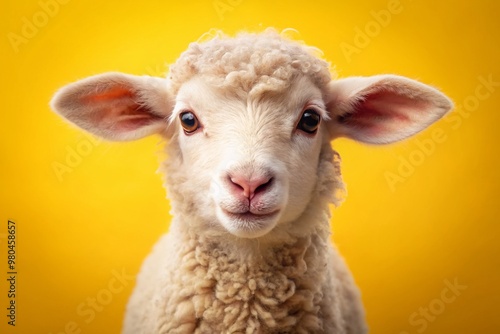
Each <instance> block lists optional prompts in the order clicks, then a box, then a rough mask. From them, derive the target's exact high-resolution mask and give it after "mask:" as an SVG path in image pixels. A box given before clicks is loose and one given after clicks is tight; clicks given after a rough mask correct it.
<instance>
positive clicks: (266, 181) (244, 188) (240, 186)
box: [229, 175, 273, 200]
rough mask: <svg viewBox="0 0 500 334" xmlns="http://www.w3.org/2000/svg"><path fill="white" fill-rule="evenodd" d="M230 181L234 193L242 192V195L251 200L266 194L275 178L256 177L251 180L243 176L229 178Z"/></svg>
mask: <svg viewBox="0 0 500 334" xmlns="http://www.w3.org/2000/svg"><path fill="white" fill-rule="evenodd" d="M229 180H230V181H231V183H232V185H233V190H234V191H236V192H240V194H243V196H245V197H246V198H248V199H249V200H251V199H252V198H254V197H255V195H257V194H258V193H262V192H265V191H266V189H267V188H269V186H270V185H271V183H272V180H273V178H272V177H270V176H254V177H251V178H250V179H249V178H246V177H244V176H242V175H233V176H230V177H229Z"/></svg>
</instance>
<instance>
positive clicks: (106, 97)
mask: <svg viewBox="0 0 500 334" xmlns="http://www.w3.org/2000/svg"><path fill="white" fill-rule="evenodd" d="M133 96H134V94H133V93H132V92H131V91H130V89H127V88H125V87H119V86H118V87H112V88H111V89H109V90H107V91H105V92H102V93H100V94H91V95H87V96H84V100H85V102H94V103H95V102H105V101H110V100H114V99H117V98H124V97H128V98H132V97H133Z"/></svg>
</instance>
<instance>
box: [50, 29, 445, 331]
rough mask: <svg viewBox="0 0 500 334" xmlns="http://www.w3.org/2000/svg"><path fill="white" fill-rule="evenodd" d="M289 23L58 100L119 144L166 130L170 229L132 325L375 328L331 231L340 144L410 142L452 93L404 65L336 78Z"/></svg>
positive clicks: (146, 277)
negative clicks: (287, 31)
mask: <svg viewBox="0 0 500 334" xmlns="http://www.w3.org/2000/svg"><path fill="white" fill-rule="evenodd" d="M317 53H318V52H317V50H316V49H314V48H311V47H308V46H306V45H305V44H303V43H301V42H297V41H293V40H290V39H288V38H286V37H283V36H282V35H281V34H279V33H277V32H276V31H264V32H261V33H241V34H239V35H238V36H236V37H227V36H225V35H222V34H219V36H217V37H215V38H213V39H211V40H209V41H206V42H201V43H192V44H191V45H190V46H189V48H188V49H187V51H185V52H184V53H183V54H182V55H181V56H180V58H179V59H178V60H177V62H176V63H175V64H173V65H172V66H171V67H170V69H169V73H168V75H167V77H166V78H157V77H149V76H135V75H129V74H122V73H105V74H101V75H96V76H92V77H89V78H86V79H83V80H81V81H78V82H76V83H72V84H69V85H68V86H66V87H64V88H62V89H61V90H59V91H58V92H57V93H56V94H55V96H54V98H53V100H52V102H51V105H52V108H53V109H54V110H55V111H56V112H57V113H59V114H60V115H61V116H62V117H64V118H65V119H67V120H68V121H69V122H71V123H73V124H75V125H77V126H79V127H81V128H82V129H84V130H87V131H89V132H91V133H93V134H95V135H97V136H100V137H102V138H105V139H108V140H117V141H127V140H135V139H139V138H141V137H145V136H148V135H151V134H159V135H160V136H161V137H162V138H164V139H165V141H166V142H167V145H166V151H167V156H168V158H167V159H166V161H164V162H163V163H162V165H161V167H160V168H161V170H162V171H164V173H165V179H164V183H165V186H166V188H167V191H168V197H169V198H170V201H171V205H172V215H173V220H172V222H171V225H170V231H169V232H168V233H167V234H166V235H164V236H163V237H161V239H160V240H159V242H158V243H157V245H156V246H155V248H154V250H153V252H152V253H151V254H150V256H149V257H148V258H147V259H146V260H145V262H144V264H143V266H142V269H141V272H140V274H139V275H138V279H137V285H136V287H135V290H134V292H133V294H132V296H131V299H130V301H129V304H128V307H127V313H126V316H125V321H124V328H123V333H126V334H138V333H145V334H151V333H247V334H250V333H328V334H340V333H342V334H359V333H366V332H367V326H366V323H365V319H364V311H363V307H362V302H361V298H360V293H359V291H358V289H357V287H356V285H355V283H354V280H353V278H352V277H351V275H350V273H349V271H348V269H347V266H346V265H345V263H344V261H343V259H342V258H341V256H340V255H339V254H338V252H337V250H336V249H335V247H334V246H333V245H332V243H331V242H330V234H331V231H330V211H329V203H333V204H335V205H338V204H339V203H340V201H341V200H342V198H343V192H344V185H343V182H342V178H341V174H340V156H339V155H338V153H337V152H335V151H334V150H333V149H332V147H331V144H330V143H331V141H332V140H333V139H335V138H338V137H347V138H351V139H353V140H357V141H360V142H363V143H368V144H386V143H392V142H395V141H398V140H402V139H404V138H407V137H409V136H411V135H413V134H416V133H417V132H419V131H421V130H423V129H424V128H426V127H427V126H429V125H430V124H431V123H433V122H434V121H436V120H438V119H439V118H441V117H442V116H443V115H444V114H445V113H446V112H448V111H449V110H450V109H451V108H452V102H451V101H450V100H449V99H448V98H447V97H446V96H445V95H443V94H442V93H441V92H439V91H438V90H436V89H435V88H432V87H430V86H427V85H424V84H422V83H420V82H417V81H414V80H411V79H408V78H405V77H401V76H396V75H376V76H371V77H351V78H344V79H337V78H336V77H335V74H334V73H333V71H332V70H331V69H330V66H329V64H328V63H327V62H326V61H324V60H323V59H321V57H319V56H318V55H317Z"/></svg>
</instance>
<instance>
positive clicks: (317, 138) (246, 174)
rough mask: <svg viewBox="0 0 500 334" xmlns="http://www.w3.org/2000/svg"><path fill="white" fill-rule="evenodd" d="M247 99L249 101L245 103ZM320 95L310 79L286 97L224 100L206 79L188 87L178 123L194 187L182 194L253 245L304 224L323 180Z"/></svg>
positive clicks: (179, 102) (179, 103)
mask: <svg viewBox="0 0 500 334" xmlns="http://www.w3.org/2000/svg"><path fill="white" fill-rule="evenodd" d="M243 95H244V96H243ZM325 118H327V116H326V111H325V106H324V103H323V100H322V95H321V92H320V90H319V89H318V88H317V87H315V86H314V85H313V84H312V83H311V82H310V80H309V79H308V78H307V77H302V78H300V79H298V80H296V81H294V84H293V85H292V86H291V87H290V89H288V90H286V91H284V92H279V93H277V92H267V93H264V94H258V96H252V94H238V95H237V94H234V95H229V94H227V92H226V94H224V93H223V91H222V90H220V89H218V88H216V87H211V86H210V85H209V84H207V83H206V82H205V81H204V80H203V78H200V77H195V78H194V79H192V80H190V81H189V82H187V83H185V84H184V85H183V86H182V87H181V89H180V90H179V92H178V94H177V97H176V104H175V108H174V112H173V114H172V121H173V122H174V126H175V127H176V128H177V135H178V138H177V143H178V146H179V147H178V150H179V152H180V154H178V155H177V157H170V158H171V159H180V161H177V163H176V165H177V166H178V168H181V170H182V173H183V174H184V177H185V178H186V179H187V180H189V181H188V182H186V184H185V185H186V186H184V187H183V188H182V189H181V191H182V192H183V194H182V195H183V197H185V198H190V201H191V203H192V205H194V206H195V210H196V211H197V212H199V213H200V214H201V215H203V218H204V219H205V220H208V221H210V222H216V224H221V225H222V226H223V228H225V229H226V230H227V231H228V232H230V233H232V234H234V235H236V236H239V237H245V238H254V237H259V236H262V235H264V234H266V233H268V232H269V231H270V230H271V229H273V227H275V226H276V225H277V224H280V223H284V222H289V221H292V220H294V219H296V218H297V217H298V216H299V215H300V214H301V213H302V212H303V211H304V209H305V207H306V206H307V204H308V203H309V201H310V198H311V194H312V191H313V189H314V187H315V184H316V179H317V170H316V169H317V166H318V159H319V153H320V147H321V144H322V141H323V138H324V137H325V136H324V134H323V132H324V130H323V128H322V126H321V123H322V119H325Z"/></svg>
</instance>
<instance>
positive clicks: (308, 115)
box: [297, 109, 321, 134]
mask: <svg viewBox="0 0 500 334" xmlns="http://www.w3.org/2000/svg"><path fill="white" fill-rule="evenodd" d="M320 121H321V117H320V116H319V115H318V113H317V112H316V111H314V110H313V109H307V110H305V111H304V113H303V114H302V117H301V118H300V121H299V124H297V129H299V130H302V131H304V132H305V133H309V134H313V133H316V131H318V128H319V122H320Z"/></svg>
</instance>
